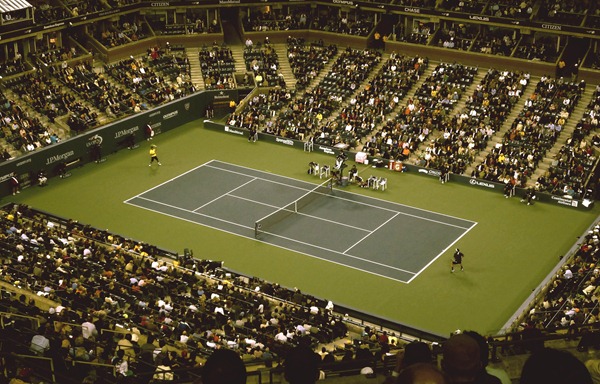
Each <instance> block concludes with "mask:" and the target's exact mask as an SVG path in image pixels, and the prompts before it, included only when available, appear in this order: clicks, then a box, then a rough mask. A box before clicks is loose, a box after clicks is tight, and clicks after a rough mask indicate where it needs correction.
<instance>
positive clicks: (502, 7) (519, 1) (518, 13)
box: [486, 0, 534, 19]
mask: <svg viewBox="0 0 600 384" xmlns="http://www.w3.org/2000/svg"><path fill="white" fill-rule="evenodd" d="M533 3H534V1H532V0H500V1H494V2H493V3H491V4H490V5H489V6H488V7H487V8H486V9H487V13H488V14H489V15H491V16H495V17H508V18H511V19H529V18H530V17H531V15H532V14H533Z"/></svg>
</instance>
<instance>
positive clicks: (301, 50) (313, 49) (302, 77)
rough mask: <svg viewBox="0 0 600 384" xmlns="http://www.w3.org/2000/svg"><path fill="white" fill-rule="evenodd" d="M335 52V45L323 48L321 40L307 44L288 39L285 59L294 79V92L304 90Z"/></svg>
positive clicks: (301, 40)
mask: <svg viewBox="0 0 600 384" xmlns="http://www.w3.org/2000/svg"><path fill="white" fill-rule="evenodd" d="M337 52H338V48H337V45H335V44H330V45H328V46H325V44H324V43H323V41H322V40H319V41H316V42H313V43H310V44H307V43H306V42H305V41H304V39H303V38H294V37H288V39H287V59H288V62H289V63H290V67H291V68H292V73H293V75H294V77H295V78H296V90H303V89H305V88H306V87H307V86H308V84H309V83H310V82H311V81H312V80H313V79H314V78H315V77H317V76H318V75H319V73H320V72H321V70H322V69H323V68H324V67H325V65H326V64H327V63H328V62H329V61H330V60H331V59H332V58H333V57H335V55H337Z"/></svg>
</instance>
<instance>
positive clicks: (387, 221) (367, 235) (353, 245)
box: [344, 213, 398, 254]
mask: <svg viewBox="0 0 600 384" xmlns="http://www.w3.org/2000/svg"><path fill="white" fill-rule="evenodd" d="M396 216H398V213H396V214H395V215H394V216H392V217H390V218H389V219H387V220H386V221H384V222H383V223H381V225H380V226H378V227H377V228H375V229H374V230H372V231H371V232H369V233H367V234H366V235H365V236H364V237H363V238H362V239H360V240H358V241H357V242H356V243H354V244H352V246H351V247H350V248H348V249H346V250H345V251H344V254H345V253H346V252H348V251H349V250H351V249H352V248H354V247H356V246H357V245H358V244H360V243H362V242H363V240H365V239H366V238H367V237H369V236H371V235H372V234H373V233H375V232H377V230H378V229H379V228H381V227H383V226H384V225H386V224H387V223H389V222H390V221H392V220H393V219H395V218H396Z"/></svg>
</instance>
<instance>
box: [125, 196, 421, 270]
mask: <svg viewBox="0 0 600 384" xmlns="http://www.w3.org/2000/svg"><path fill="white" fill-rule="evenodd" d="M138 198H139V199H141V200H146V201H150V202H152V203H155V204H158V205H164V206H166V207H169V208H173V209H177V210H180V211H184V212H187V213H191V214H194V215H198V216H203V217H207V218H209V219H214V220H217V221H222V222H224V223H227V224H231V225H235V226H237V227H241V228H246V229H250V230H254V228H253V227H248V226H246V225H243V224H239V223H234V222H232V221H228V220H225V219H220V218H218V217H214V216H210V215H205V214H204V213H200V212H194V211H190V210H188V209H185V208H181V207H176V206H174V205H171V204H167V203H163V202H160V201H156V200H152V199H148V198H146V197H141V196H140V197H138ZM128 204H131V205H135V206H139V205H137V204H133V203H130V202H128ZM142 208H144V207H142ZM148 210H150V211H154V210H152V209H148ZM154 212H159V213H162V212H160V211H154ZM168 216H171V217H178V216H172V215H168ZM192 222H194V221H192ZM196 224H200V225H204V224H201V223H196ZM263 233H267V234H269V235H271V236H275V237H279V238H281V239H286V240H289V241H292V242H295V243H299V244H303V245H308V246H310V247H313V248H318V249H321V250H324V251H327V252H331V253H336V254H338V255H341V256H345V257H350V258H353V259H357V260H360V261H364V262H367V263H371V264H375V265H379V266H382V267H385V268H389V269H394V270H396V271H400V272H405V273H408V274H411V275H412V274H414V272H411V271H407V270H404V269H401V268H396V267H392V266H391V265H387V264H383V263H379V262H377V261H372V260H367V259H364V258H362V257H358V256H353V255H348V254H344V253H342V252H339V251H335V250H333V249H329V248H325V247H321V246H318V245H315V244H311V243H307V242H304V241H300V240H297V239H292V238H289V237H286V236H281V235H278V234H276V233H271V232H263ZM263 242H264V241H263ZM264 243H267V244H270V243H268V242H264ZM325 260H327V259H325Z"/></svg>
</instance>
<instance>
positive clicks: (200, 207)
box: [192, 179, 256, 212]
mask: <svg viewBox="0 0 600 384" xmlns="http://www.w3.org/2000/svg"><path fill="white" fill-rule="evenodd" d="M255 180H256V179H251V180H248V181H246V182H245V183H244V184H241V185H238V186H237V187H235V188H233V189H232V190H231V191H229V192H225V193H224V194H222V195H221V196H219V197H216V198H214V199H212V200H211V201H209V202H208V203H205V204H202V205H201V206H199V207H198V208H196V209H194V210H192V212H196V211H197V210H199V209H202V208H204V207H206V206H207V205H209V204H212V203H214V202H215V201H217V200H219V199H222V198H223V197H225V196H228V195H229V194H230V193H231V192H233V191H235V190H237V189H240V188H242V187H244V186H246V185H248V184H250V183H251V182H253V181H255ZM230 196H233V195H230Z"/></svg>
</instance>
